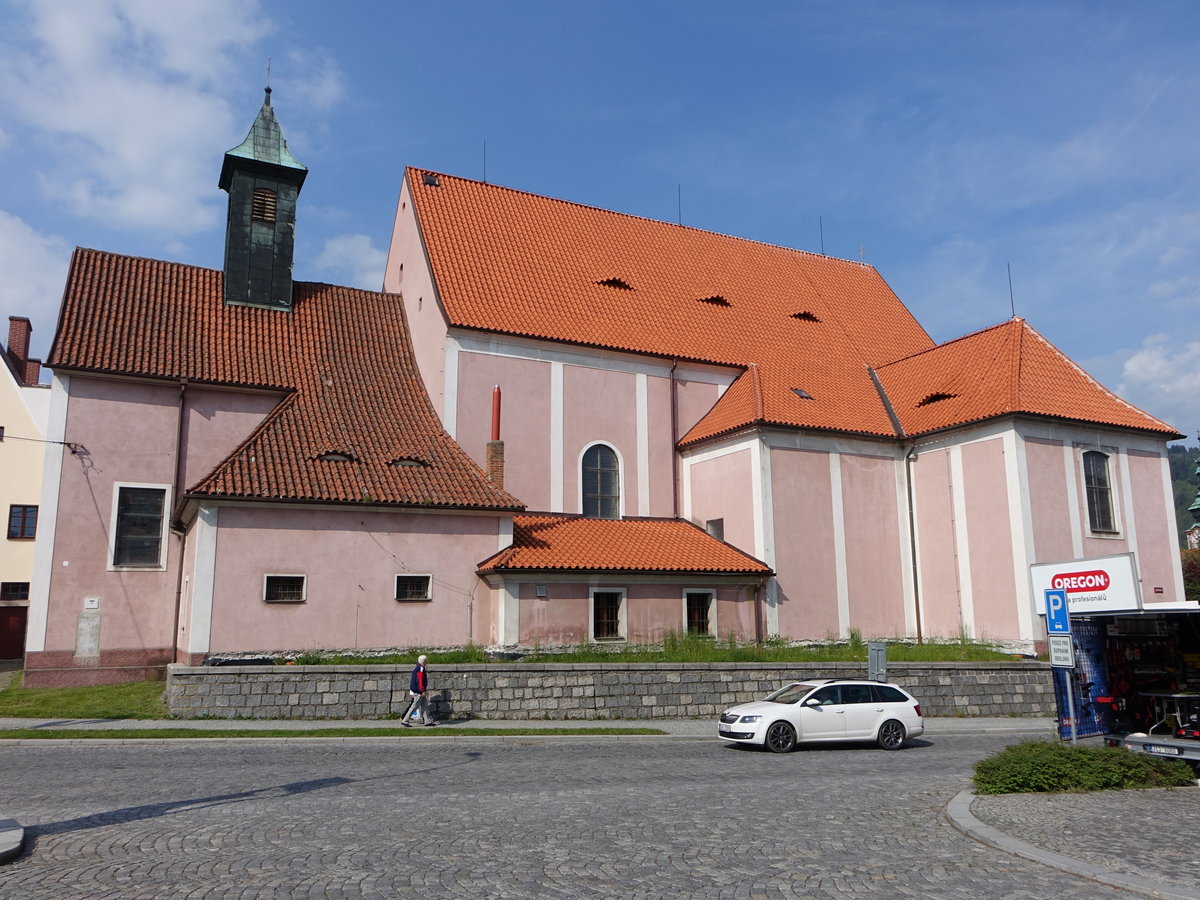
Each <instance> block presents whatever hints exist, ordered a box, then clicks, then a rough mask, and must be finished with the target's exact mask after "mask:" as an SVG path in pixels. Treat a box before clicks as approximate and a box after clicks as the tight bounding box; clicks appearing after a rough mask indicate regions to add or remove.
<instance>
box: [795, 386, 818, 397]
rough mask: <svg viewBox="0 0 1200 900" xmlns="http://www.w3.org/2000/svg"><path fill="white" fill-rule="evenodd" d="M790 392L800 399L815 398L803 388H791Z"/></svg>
mask: <svg viewBox="0 0 1200 900" xmlns="http://www.w3.org/2000/svg"><path fill="white" fill-rule="evenodd" d="M792 393H793V394H795V395H796V396H797V397H799V398H800V399H801V400H815V399H816V398H815V397H813V395H812V394H810V393H809V392H808V391H806V390H805V389H804V388H792Z"/></svg>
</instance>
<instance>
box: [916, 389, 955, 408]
mask: <svg viewBox="0 0 1200 900" xmlns="http://www.w3.org/2000/svg"><path fill="white" fill-rule="evenodd" d="M957 396H958V394H947V393H944V392H942V391H938V392H937V393H934V394H930V395H929V396H927V397H926V398H925V399H924V400H922V401H921V402H920V403H918V404H917V406H928V405H929V404H930V403H939V402H941V401H942V400H953V399H954V398H955V397H957Z"/></svg>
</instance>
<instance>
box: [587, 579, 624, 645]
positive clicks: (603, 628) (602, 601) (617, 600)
mask: <svg viewBox="0 0 1200 900" xmlns="http://www.w3.org/2000/svg"><path fill="white" fill-rule="evenodd" d="M624 637H625V592H624V591H592V640H596V641H619V640H623V639H624Z"/></svg>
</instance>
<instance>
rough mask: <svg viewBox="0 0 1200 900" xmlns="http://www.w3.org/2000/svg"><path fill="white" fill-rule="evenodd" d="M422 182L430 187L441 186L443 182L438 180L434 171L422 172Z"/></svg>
mask: <svg viewBox="0 0 1200 900" xmlns="http://www.w3.org/2000/svg"><path fill="white" fill-rule="evenodd" d="M421 184H427V185H429V186H430V187H441V186H442V185H441V182H439V181H438V177H437V175H435V174H434V173H433V172H422V173H421Z"/></svg>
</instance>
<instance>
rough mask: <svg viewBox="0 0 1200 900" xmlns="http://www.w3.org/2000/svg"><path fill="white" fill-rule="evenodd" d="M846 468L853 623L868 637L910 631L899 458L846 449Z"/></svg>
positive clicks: (844, 502) (844, 509)
mask: <svg viewBox="0 0 1200 900" xmlns="http://www.w3.org/2000/svg"><path fill="white" fill-rule="evenodd" d="M841 469H842V514H843V522H844V523H845V534H846V580H847V587H848V589H849V594H850V627H851V628H856V629H858V630H859V631H860V632H861V633H862V635H863V636H864V637H875V636H880V637H888V636H892V635H900V634H905V633H906V627H905V621H904V602H905V601H904V582H903V567H902V563H901V560H902V559H903V556H902V553H901V548H900V519H899V512H898V510H897V506H896V460H895V459H894V458H891V457H877V456H859V455H854V454H849V453H844V454H842V461H841Z"/></svg>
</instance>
